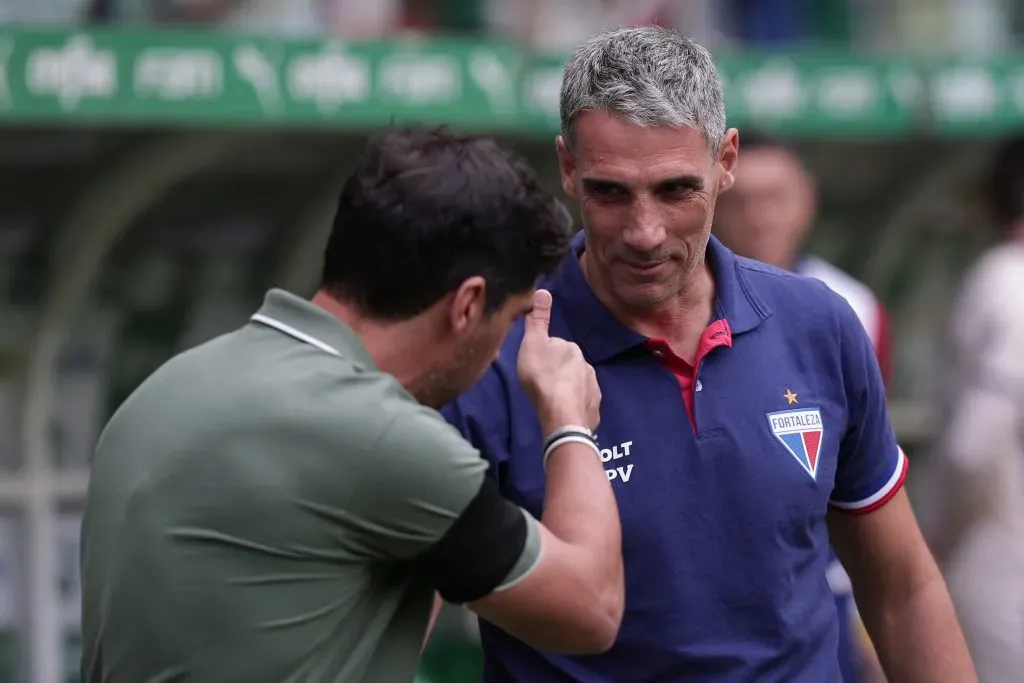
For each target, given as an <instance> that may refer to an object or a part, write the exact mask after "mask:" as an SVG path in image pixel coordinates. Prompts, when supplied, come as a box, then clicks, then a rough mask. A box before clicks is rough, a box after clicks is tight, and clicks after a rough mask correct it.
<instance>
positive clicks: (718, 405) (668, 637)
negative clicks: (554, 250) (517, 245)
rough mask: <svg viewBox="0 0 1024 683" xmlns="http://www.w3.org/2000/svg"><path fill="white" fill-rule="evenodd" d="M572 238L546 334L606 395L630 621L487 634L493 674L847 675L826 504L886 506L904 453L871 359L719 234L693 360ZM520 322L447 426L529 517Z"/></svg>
mask: <svg viewBox="0 0 1024 683" xmlns="http://www.w3.org/2000/svg"><path fill="white" fill-rule="evenodd" d="M583 248H584V241H583V237H582V235H579V236H577V239H576V240H575V241H574V243H573V250H572V252H571V253H570V254H569V255H567V257H566V260H565V261H564V262H563V263H562V264H561V265H560V267H559V269H558V270H557V271H556V272H555V273H554V274H553V275H552V276H551V278H549V279H548V280H547V281H546V282H544V283H542V286H544V287H545V288H547V289H549V290H550V291H551V293H552V295H553V297H554V307H553V311H552V319H551V327H550V329H551V334H552V335H553V336H558V337H562V338H564V339H569V340H572V341H574V342H576V343H577V344H579V346H580V347H581V348H582V350H583V352H584V354H585V355H586V357H587V359H588V360H589V362H590V363H591V364H592V365H593V366H594V367H595V369H596V371H597V377H598V381H599V383H600V385H601V390H602V395H603V400H602V403H601V424H600V426H599V428H598V438H599V440H600V445H601V448H602V451H601V453H602V455H601V460H602V461H603V462H604V466H605V471H606V472H607V474H608V479H609V480H610V481H611V483H612V486H613V488H614V490H615V494H616V498H617V500H618V505H619V512H620V515H621V518H622V537H623V555H624V558H625V572H626V613H625V616H624V618H623V622H622V628H621V630H620V632H619V637H618V640H617V641H616V643H615V645H614V646H613V647H612V649H611V650H609V651H608V652H607V653H605V654H602V655H599V656H588V657H568V656H561V655H553V654H549V653H545V652H539V651H537V650H534V649H532V648H530V647H528V646H526V645H524V644H523V643H521V642H520V641H518V640H516V639H514V638H512V637H511V636H509V635H507V634H505V633H504V632H502V631H501V630H500V629H498V628H496V627H494V626H491V625H490V624H487V623H481V637H482V641H483V647H484V653H485V676H484V678H485V681H486V682H487V683H519V682H521V681H529V682H530V683H549V682H550V683H556V682H557V683H567V682H569V681H582V682H586V683H599V682H600V683H612V682H618V681H630V682H633V683H641V682H651V683H654V682H657V683H673V682H676V681H679V682H682V681H686V683H698V682H700V683H704V682H709V683H710V682H712V681H713V682H715V683H726V682H728V683H736V682H738V681H756V682H757V683H840V681H841V680H842V679H841V677H840V670H839V663H838V656H837V647H838V645H837V642H838V634H839V621H838V619H837V615H836V606H835V601H834V600H833V598H832V593H831V591H830V589H829V584H828V580H827V579H826V568H827V566H828V563H829V541H828V530H827V528H826V524H825V513H826V512H827V510H828V509H829V507H830V506H832V507H835V508H838V509H840V510H843V511H846V512H849V513H858V512H865V511H870V510H872V509H875V508H876V507H878V506H880V505H883V504H884V503H885V502H886V501H888V500H889V498H891V497H892V496H893V495H894V494H895V492H896V491H897V490H898V489H899V488H900V486H901V485H902V483H903V479H904V477H905V474H906V468H907V462H906V458H905V456H904V455H903V453H902V451H901V450H900V449H899V447H898V446H897V444H896V440H895V437H894V435H893V432H892V429H891V427H890V425H889V416H888V412H887V408H886V400H885V389H884V387H883V384H882V379H881V376H880V373H879V370H878V364H877V361H876V359H875V353H874V350H873V349H872V346H871V343H870V341H869V340H868V338H867V337H866V335H865V333H864V330H863V327H862V326H861V324H860V321H859V320H858V319H857V316H856V315H855V314H854V312H853V310H852V309H851V308H850V306H849V305H848V304H847V303H846V302H845V301H844V300H843V299H842V298H841V297H839V296H838V295H836V294H834V293H833V292H832V291H831V290H829V289H828V288H827V287H826V286H825V285H824V284H822V283H820V282H818V281H816V280H813V279H810V278H804V277H801V276H799V275H795V274H792V273H789V272H785V271H782V270H778V269H776V268H772V267H770V266H767V265H764V264H762V263H758V262H756V261H751V260H747V259H743V258H739V257H737V256H735V255H734V254H732V253H731V252H730V251H729V250H728V249H726V248H725V247H724V246H723V245H722V244H721V243H720V242H718V241H717V240H716V239H715V238H712V239H711V242H710V244H709V246H708V252H707V254H708V259H709V264H710V266H711V269H712V272H713V274H714V277H715V282H716V294H717V297H716V301H715V306H714V311H715V313H714V320H713V321H711V323H710V324H709V325H708V328H707V330H706V331H705V334H704V335H703V337H702V340H701V344H700V349H699V350H698V354H697V358H696V362H695V364H694V365H691V364H689V363H687V362H686V361H685V360H683V359H681V358H678V357H676V356H674V354H673V353H672V351H671V350H670V349H669V348H668V346H667V344H665V343H664V342H662V341H660V340H654V339H648V338H646V337H644V336H642V335H640V334H637V333H636V332H634V331H633V330H631V329H629V328H627V327H625V326H623V325H622V324H620V323H619V322H618V321H617V320H616V319H615V318H614V317H613V316H612V315H611V314H610V313H609V311H608V310H607V309H606V308H605V307H604V306H603V305H602V304H601V303H600V302H599V301H598V300H597V298H596V297H595V296H594V294H593V292H592V291H591V290H590V287H589V286H588V285H587V283H586V281H585V280H584V277H583V273H582V271H581V269H580V266H579V255H580V254H581V253H582V251H583ZM522 336H523V328H522V324H520V325H518V326H517V327H516V328H515V329H514V330H513V332H512V333H511V334H510V335H509V338H508V339H507V340H506V343H505V345H504V346H503V347H502V350H501V353H500V356H499V358H498V360H497V361H496V362H495V363H494V364H493V365H492V367H491V368H490V369H489V370H488V372H487V374H486V375H485V376H484V377H483V379H482V380H481V381H480V382H479V383H478V384H477V385H476V386H474V387H473V388H472V389H471V390H470V391H469V392H467V393H466V394H464V395H463V396H462V397H460V398H459V399H458V401H456V402H455V403H453V404H451V405H449V406H447V407H446V408H445V410H444V412H445V414H446V417H447V418H448V419H449V421H450V422H452V423H453V424H454V425H456V426H457V427H458V428H459V429H460V430H461V431H462V433H463V434H464V435H465V436H466V437H467V438H468V439H469V440H471V441H472V442H473V443H474V444H475V445H476V446H477V447H478V448H479V449H480V450H481V452H482V453H483V454H484V456H485V457H486V458H487V459H488V460H489V461H490V463H491V468H490V474H491V476H493V477H494V478H495V479H496V480H497V481H498V483H499V485H500V486H501V489H502V491H503V492H504V494H505V495H506V496H507V497H508V498H510V499H511V500H513V501H515V502H516V503H518V504H519V505H521V506H523V507H524V508H526V509H527V510H529V511H530V512H531V513H533V514H534V515H536V516H538V517H539V516H540V515H541V506H542V503H543V500H544V489H545V477H544V470H543V468H542V463H541V443H542V440H543V435H542V434H541V433H540V428H539V425H538V420H537V417H536V414H535V412H534V411H533V408H532V407H531V405H530V403H529V401H528V400H527V398H526V396H525V395H524V394H523V392H522V390H521V389H520V388H519V383H518V380H517V378H516V356H517V353H518V350H519V344H520V342H521V341H522Z"/></svg>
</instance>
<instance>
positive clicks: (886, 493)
mask: <svg viewBox="0 0 1024 683" xmlns="http://www.w3.org/2000/svg"><path fill="white" fill-rule="evenodd" d="M909 468H910V461H909V460H907V454H906V453H904V452H903V449H902V448H899V447H897V456H896V468H895V470H894V471H893V473H892V474H891V475H890V476H889V478H888V479H887V480H886V481H885V483H884V484H882V486H881V487H879V488H878V490H876V491H875V492H874V493H872V494H871V495H870V496H866V497H864V498H861V499H860V500H856V501H852V502H845V501H838V500H831V501H829V505H831V506H832V507H834V508H836V509H838V510H842V511H843V512H846V513H849V514H852V515H863V514H867V513H869V512H873V511H874V510H877V509H878V508H880V507H882V506H883V505H885V504H886V503H888V502H889V501H890V500H892V498H893V496H895V495H896V494H897V493H898V492H899V490H900V489H901V488H903V482H904V481H905V480H906V478H907V470H908V469H909Z"/></svg>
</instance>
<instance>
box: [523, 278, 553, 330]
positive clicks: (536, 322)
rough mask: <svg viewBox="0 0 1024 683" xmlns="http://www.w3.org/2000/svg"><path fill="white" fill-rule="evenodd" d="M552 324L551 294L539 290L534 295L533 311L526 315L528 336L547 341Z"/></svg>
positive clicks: (544, 290)
mask: <svg viewBox="0 0 1024 683" xmlns="http://www.w3.org/2000/svg"><path fill="white" fill-rule="evenodd" d="M550 323H551V292H549V291H547V290H546V289H538V290H537V291H536V292H534V293H533V310H531V311H530V312H529V313H527V314H526V336H527V337H536V338H544V339H547V336H548V325H549V324H550Z"/></svg>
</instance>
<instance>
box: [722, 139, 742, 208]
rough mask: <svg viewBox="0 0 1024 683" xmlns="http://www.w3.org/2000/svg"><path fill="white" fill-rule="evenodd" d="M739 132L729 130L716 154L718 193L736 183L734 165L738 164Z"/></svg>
mask: <svg viewBox="0 0 1024 683" xmlns="http://www.w3.org/2000/svg"><path fill="white" fill-rule="evenodd" d="M739 144H740V140H739V131H737V130H736V129H735V128H730V129H729V130H727V131H726V132H725V136H724V137H723V138H722V146H721V150H720V151H719V153H718V165H719V167H720V168H721V171H722V172H721V173H720V174H719V176H718V178H719V179H718V191H719V192H725V191H726V190H728V189H729V188H731V187H732V186H733V183H735V182H736V165H737V164H738V163H739V154H740V150H739Z"/></svg>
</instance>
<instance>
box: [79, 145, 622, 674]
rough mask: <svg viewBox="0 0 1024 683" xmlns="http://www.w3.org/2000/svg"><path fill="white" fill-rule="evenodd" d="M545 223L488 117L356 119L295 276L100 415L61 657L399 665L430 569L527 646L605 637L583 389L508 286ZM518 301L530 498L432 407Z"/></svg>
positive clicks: (558, 219)
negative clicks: (313, 257) (76, 639)
mask: <svg viewBox="0 0 1024 683" xmlns="http://www.w3.org/2000/svg"><path fill="white" fill-rule="evenodd" d="M569 233H570V227H569V225H568V221H567V218H566V214H565V212H564V210H562V209H561V207H560V205H559V204H558V203H557V202H556V201H555V200H554V199H553V197H551V196H550V195H549V194H547V193H546V192H544V191H543V190H542V189H540V187H539V186H538V184H537V181H536V178H535V177H534V174H533V173H532V171H531V170H530V169H529V168H528V167H527V166H526V164H525V163H524V162H522V161H521V160H520V159H519V158H518V157H516V156H514V155H512V154H510V153H508V152H506V151H504V150H502V149H501V148H500V147H498V146H497V145H496V144H495V143H494V142H493V141H491V140H488V139H486V138H478V137H467V136H461V135H458V134H455V133H452V132H450V131H447V130H444V129H438V130H430V131H421V132H392V133H389V134H386V135H384V136H381V137H379V138H376V139H375V140H373V141H372V142H371V143H370V145H369V147H368V149H367V151H366V153H365V154H364V156H363V157H362V158H361V159H360V161H359V162H358V165H357V168H356V170H355V171H354V173H353V174H352V176H351V177H350V178H349V180H348V181H347V182H346V184H345V187H344V189H343V190H342V193H341V198H340V201H339V204H338V211H337V215H336V218H335V222H334V227H333V230H332V234H331V237H330V240H329V242H328V245H327V249H326V252H325V257H324V268H323V285H322V287H321V289H320V291H319V292H318V293H317V295H316V296H315V297H314V298H313V300H312V301H306V300H303V299H300V298H298V297H295V296H293V295H291V294H288V293H286V292H283V291H280V290H272V291H271V292H269V293H268V295H267V297H266V300H265V302H264V305H263V307H262V308H261V309H260V310H259V311H258V312H257V313H256V314H255V315H253V316H252V319H251V320H250V322H249V323H248V324H246V325H245V326H244V327H242V328H241V329H239V330H237V331H235V332H232V333H230V334H227V335H224V336H222V337H219V338H217V339H215V340H213V341H211V342H208V343H206V344H204V345H202V346H199V347H197V348H195V349H192V350H190V351H187V352H185V353H183V354H181V355H179V356H177V357H175V358H173V359H171V360H170V361H169V362H167V363H166V364H165V365H164V366H163V367H161V368H160V369H159V370H157V371H156V372H155V373H154V374H153V375H152V376H151V377H149V378H148V379H147V380H146V381H145V382H143V383H142V385H141V386H140V387H139V388H138V389H137V390H136V391H135V392H134V393H133V394H132V395H131V396H130V397H129V398H128V400H127V401H125V403H124V404H123V405H122V406H121V407H120V408H119V409H118V411H117V412H116V413H115V414H114V416H113V417H112V418H111V420H110V423H109V424H108V425H107V427H106V429H105V430H104V432H103V434H102V436H101V438H100V440H99V444H98V445H97V448H96V456H95V461H94V464H93V471H92V478H91V481H90V488H89V496H88V501H87V503H86V511H85V519H84V522H83V530H82V583H83V661H82V680H83V681H84V682H85V683H156V682H158V681H159V682H161V683H167V682H171V681H190V682H195V683H284V682H286V681H288V682H296V683H298V682H300V681H301V682H308V683H327V682H330V683H350V682H360V683H363V682H365V683H391V682H392V681H401V682H402V683H407V682H411V681H412V680H413V676H414V672H415V669H416V667H417V663H418V659H419V653H420V649H421V646H422V643H423V640H424V635H425V631H426V629H427V623H428V619H429V615H430V612H431V605H432V602H433V599H434V595H435V592H437V593H439V594H440V595H441V596H442V597H443V598H445V599H446V600H448V601H450V602H453V603H462V604H468V605H469V606H470V608H471V609H473V610H475V611H476V612H477V613H478V614H480V615H481V616H482V617H483V618H485V619H489V620H491V621H493V622H495V623H496V624H498V625H500V626H501V627H502V628H504V629H506V630H508V631H510V632H512V633H515V634H517V635H518V636H519V637H521V638H522V639H523V640H525V641H527V642H530V643H531V644H533V645H535V646H537V647H540V648H544V649H549V650H553V651H566V652H583V653H585V652H599V651H602V650H604V649H607V648H608V647H610V645H611V643H612V641H613V640H614V637H615V635H616V632H617V630H618V625H619V622H620V620H621V617H622V601H623V595H622V593H623V580H622V558H621V540H620V535H619V522H618V513H617V510H616V506H615V499H614V496H613V494H612V491H611V488H610V485H609V483H608V479H607V477H606V476H605V474H604V471H603V468H602V467H601V462H600V459H599V457H598V452H597V449H596V446H595V445H594V439H593V435H592V431H591V430H593V429H595V428H596V426H597V421H598V408H599V403H600V391H599V389H598V388H597V383H596V380H595V377H594V373H593V370H592V369H591V368H590V366H588V365H587V364H586V362H585V361H584V360H583V357H582V354H581V353H580V351H579V349H578V348H577V347H576V346H575V345H573V344H570V343H568V342H565V341H562V340H559V339H552V338H550V337H548V334H547V321H548V316H549V314H550V307H551V297H550V295H549V294H547V293H546V292H543V291H541V292H537V293H534V291H533V286H534V284H535V282H536V281H537V279H538V277H539V276H540V275H541V274H543V273H546V272H548V271H550V270H551V269H552V268H553V267H554V266H555V264H556V263H557V262H558V260H559V258H560V257H561V255H562V254H563V253H564V251H565V249H566V248H567V246H568V242H569V236H570V235H569ZM531 309H532V310H531ZM521 315H529V319H528V321H527V332H526V338H525V340H524V342H523V351H522V353H521V355H520V361H519V373H520V378H519V379H520V381H521V382H522V383H523V385H524V387H525V388H526V389H527V392H528V393H529V395H530V396H531V397H532V399H533V401H534V403H535V405H536V407H537V412H538V415H539V416H540V419H541V422H542V426H543V427H544V431H545V434H549V435H550V438H549V439H548V442H547V443H546V444H545V447H544V448H541V447H540V446H538V453H537V458H538V461H540V460H541V458H543V459H544V463H545V466H546V468H547V472H548V478H549V479H548V487H547V502H548V504H547V506H546V509H545V513H544V515H543V517H542V519H541V520H540V521H539V522H538V521H537V520H535V519H533V518H532V517H530V516H529V515H528V514H526V513H525V512H523V511H522V510H520V509H519V508H517V507H516V506H514V505H512V504H511V503H509V502H507V501H505V500H504V499H502V498H501V497H500V496H499V495H498V493H497V489H496V487H495V486H494V485H493V483H491V480H490V479H489V478H485V477H484V470H485V469H486V467H487V466H486V464H485V462H484V461H483V460H482V459H481V458H480V456H479V454H478V453H477V452H476V451H475V450H474V449H473V448H472V447H471V446H470V445H469V444H467V443H466V442H465V441H463V440H462V438H461V437H460V436H459V435H458V433H457V432H456V431H455V430H453V429H452V428H451V427H449V426H448V425H447V423H446V422H445V421H444V420H443V419H442V418H441V417H440V415H439V414H438V413H437V412H436V410H434V408H435V407H438V406H441V405H443V404H445V403H447V402H448V401H449V400H451V399H453V398H454V397H455V396H456V395H457V394H459V393H460V392H461V391H463V390H465V389H466V388H467V387H469V386H470V385H471V384H472V383H474V382H475V381H476V380H477V379H478V378H479V377H480V375H481V374H482V373H483V372H484V370H485V369H486V367H487V366H488V364H489V363H490V361H491V360H493V359H494V358H495V356H496V354H497V351H498V348H499V346H500V344H501V342H502V340H503V339H504V337H505V335H506V333H507V332H508V330H509V329H510V327H511V326H512V324H513V322H514V321H515V320H516V319H517V318H518V317H519V316H521Z"/></svg>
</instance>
